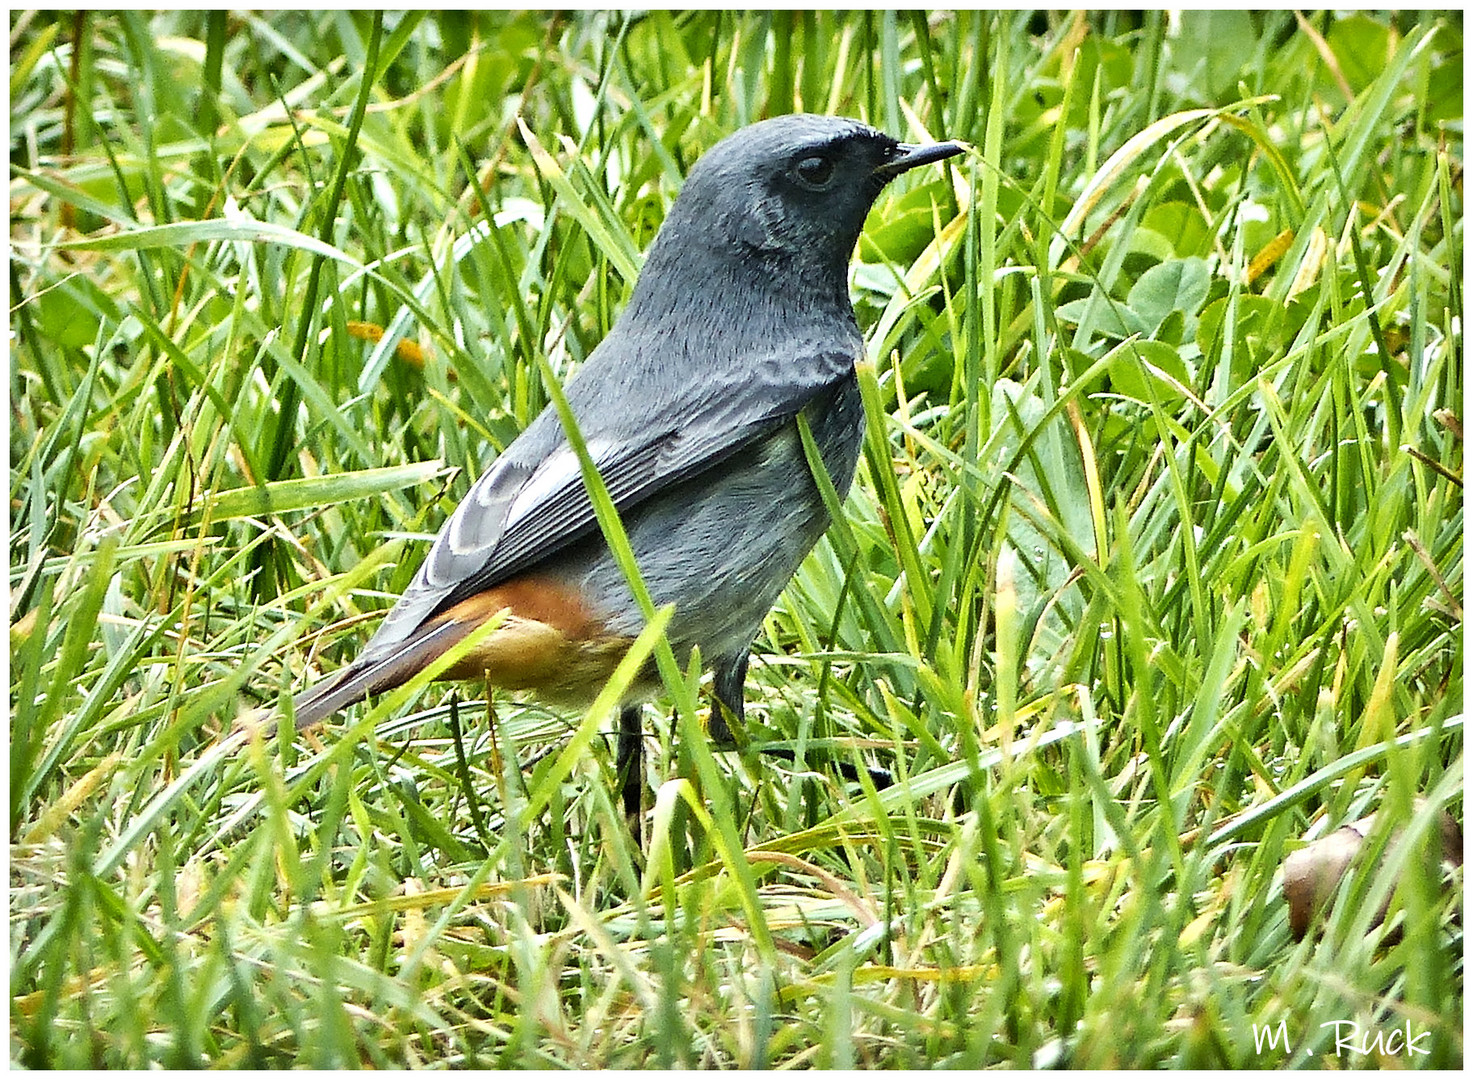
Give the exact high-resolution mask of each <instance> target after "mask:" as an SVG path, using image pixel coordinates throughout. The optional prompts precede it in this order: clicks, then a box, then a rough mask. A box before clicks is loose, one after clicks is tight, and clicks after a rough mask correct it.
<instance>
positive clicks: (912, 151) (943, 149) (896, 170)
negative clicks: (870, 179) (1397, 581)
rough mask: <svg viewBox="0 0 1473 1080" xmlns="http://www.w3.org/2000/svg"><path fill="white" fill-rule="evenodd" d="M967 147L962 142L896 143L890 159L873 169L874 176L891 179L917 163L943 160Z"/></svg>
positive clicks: (912, 167) (962, 151) (924, 163)
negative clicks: (920, 144) (919, 144)
mask: <svg viewBox="0 0 1473 1080" xmlns="http://www.w3.org/2000/svg"><path fill="white" fill-rule="evenodd" d="M967 149H968V147H967V144H966V143H964V142H939V143H928V144H927V145H925V146H915V145H912V144H910V143H897V144H896V146H895V149H894V150H893V151H891V154H890V160H888V161H886V162H885V163H884V164H883V165H880V166H879V167H878V168H876V169H875V176H876V177H878V178H879V179H881V180H887V181H888V180H893V179H894V178H895V177H897V176H899V175H900V174H901V173H903V172H907V171H909V170H910V169H914V168H915V167H916V166H918V165H929V164H931V162H933V161H944V160H945V159H946V158H949V157H955V156H956V155H957V154H960V153H964V152H965V151H966V150H967Z"/></svg>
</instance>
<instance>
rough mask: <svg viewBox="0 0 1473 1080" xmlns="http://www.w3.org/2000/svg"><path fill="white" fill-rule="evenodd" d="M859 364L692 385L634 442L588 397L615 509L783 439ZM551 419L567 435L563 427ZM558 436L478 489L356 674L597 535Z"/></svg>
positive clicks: (817, 364) (768, 364) (773, 363)
mask: <svg viewBox="0 0 1473 1080" xmlns="http://www.w3.org/2000/svg"><path fill="white" fill-rule="evenodd" d="M854 361H855V355H854V353H851V352H848V351H846V350H843V349H834V348H826V349H820V348H815V349H811V350H801V351H795V350H793V349H792V348H791V346H790V347H789V348H788V349H785V350H782V351H781V352H777V351H775V352H774V353H773V354H772V355H771V356H770V357H763V358H761V359H759V360H758V361H756V362H755V363H752V362H749V363H748V364H746V365H744V370H743V372H741V373H740V374H738V373H736V372H731V373H730V374H729V375H723V374H719V373H718V374H717V375H715V376H714V377H703V378H701V379H699V380H691V381H690V382H689V383H688V384H687V385H686V386H685V387H683V388H680V389H679V390H678V391H677V392H675V393H673V394H672V395H671V396H670V398H669V400H668V401H663V402H661V403H659V405H658V406H657V407H656V408H654V409H653V410H649V411H646V410H644V409H641V410H640V412H641V413H642V414H643V416H644V419H645V420H647V422H644V423H642V424H641V425H639V426H638V428H639V430H638V432H637V434H632V435H621V434H619V430H620V429H619V426H617V425H608V424H605V423H597V422H592V421H591V417H592V416H594V415H595V410H597V409H599V408H600V407H601V404H602V405H603V407H606V405H607V403H600V402H598V400H597V395H596V394H590V393H589V392H588V391H589V389H590V388H589V387H588V386H585V387H583V388H582V389H584V391H585V392H584V394H583V395H582V400H584V401H585V402H587V403H588V404H587V407H586V408H585V409H584V410H583V412H584V413H585V415H586V416H587V417H589V418H590V419H587V420H580V430H581V432H582V434H583V435H584V439H585V442H586V444H587V446H588V451H589V456H590V457H591V458H592V460H593V463H594V465H595V466H596V467H597V468H598V472H599V475H600V476H601V477H602V479H603V482H604V485H605V486H606V487H607V488H608V492H609V496H610V497H611V499H612V500H613V502H614V505H615V506H616V507H618V508H619V509H620V510H626V509H628V508H630V507H633V506H636V505H638V504H639V503H641V502H643V501H644V500H645V499H648V498H649V497H651V496H652V495H655V494H656V493H658V492H660V491H664V490H666V489H668V488H670V487H671V486H673V485H675V484H678V483H680V482H682V481H684V480H688V479H690V478H692V477H694V476H696V475H699V474H700V473H703V472H705V471H706V470H707V469H710V468H713V467H715V466H717V465H719V464H720V463H721V462H722V461H724V460H726V459H727V458H729V457H731V456H732V455H733V454H735V453H738V452H739V451H741V450H743V449H745V448H747V447H749V446H752V445H753V444H754V443H756V442H758V441H759V440H761V439H762V438H763V437H765V436H766V435H768V434H770V433H772V432H774V431H776V430H777V429H779V428H781V427H782V426H783V425H784V424H786V423H788V422H789V421H791V420H792V418H793V417H794V416H796V415H797V414H798V413H799V412H800V411H801V410H802V409H803V408H804V407H805V406H807V405H808V404H809V403H810V402H812V401H814V400H816V399H818V398H821V397H823V396H824V394H825V393H826V392H829V391H832V390H833V389H834V388H835V387H837V386H838V385H839V384H840V383H842V381H843V380H844V379H845V378H852V376H853V371H854ZM548 419H550V420H551V421H552V423H553V424H554V425H556V417H555V416H552V417H550V418H548ZM585 423H586V424H587V426H586V427H585V426H581V425H582V424H585ZM557 428H558V429H557V431H556V437H555V438H548V437H547V436H548V432H547V431H546V430H543V431H542V432H541V433H540V434H541V436H543V437H542V438H541V439H539V440H538V441H540V442H542V443H543V444H544V445H547V444H549V443H550V444H551V448H550V450H548V451H547V452H545V453H540V454H538V456H536V457H535V458H534V459H533V460H528V455H527V454H526V453H524V452H520V451H519V446H518V444H519V443H521V442H522V440H521V439H519V440H517V442H516V443H513V444H512V445H511V446H510V447H508V448H507V451H506V453H504V454H503V455H502V457H501V458H499V459H498V460H497V462H496V463H495V464H494V465H493V466H492V467H491V468H490V469H489V470H487V472H486V473H484V474H483V475H482V476H481V478H480V479H479V480H477V481H476V483H475V484H474V485H473V486H472V487H471V490H470V492H469V493H468V494H467V495H466V497H465V499H464V500H462V502H461V504H460V505H459V506H458V507H456V509H455V512H454V514H452V515H451V517H450V520H449V521H447V522H446V523H445V527H444V528H443V529H442V530H441V532H440V535H439V536H438V537H437V538H436V540H435V544H434V546H433V547H432V548H431V549H430V552H429V554H428V555H427V556H426V558H425V561H424V563H423V564H422V565H421V566H420V569H419V573H418V574H416V575H415V578H414V580H413V581H412V582H411V583H410V585H409V588H408V589H406V590H405V592H404V594H403V595H402V596H401V597H400V599H399V602H398V604H397V605H396V606H395V607H394V608H393V610H392V611H390V613H389V614H388V616H387V617H386V618H385V619H384V621H383V623H381V624H380V626H379V629H378V632H377V633H376V634H374V636H373V638H372V640H370V641H369V643H368V645H367V646H365V648H364V650H363V652H362V653H361V654H360V655H359V657H358V660H357V661H356V662H355V666H358V665H360V664H371V663H373V662H374V661H376V660H378V659H380V658H381V657H383V656H385V655H387V654H389V653H390V652H392V651H393V650H394V648H395V647H396V646H397V644H398V643H399V642H401V641H403V640H404V639H405V638H407V637H408V636H409V635H411V634H412V633H414V631H415V630H416V629H418V628H419V627H420V626H421V625H423V624H424V623H425V622H426V621H427V620H428V619H430V618H432V617H433V616H434V615H436V614H438V613H439V612H441V611H444V610H445V609H447V608H449V607H451V606H453V605H454V604H457V603H459V602H460V601H462V600H464V599H466V598H467V597H470V596H474V595H475V594H476V593H479V592H483V591H484V590H486V589H490V588H492V587H494V586H495V585H497V584H500V583H501V582H503V581H506V580H508V579H509V578H511V577H513V576H515V575H516V574H518V573H520V572H521V571H523V570H525V569H527V568H529V567H530V566H532V565H534V564H536V563H539V562H541V561H543V560H544V559H547V558H548V557H549V556H551V555H553V554H555V553H556V552H558V551H559V550H561V549H563V548H565V547H567V546H568V545H570V544H573V543H576V542H577V541H579V540H581V539H583V538H584V537H586V536H589V535H590V534H592V533H594V532H596V531H597V529H598V522H597V519H596V517H595V516H594V511H593V504H592V502H591V501H590V500H589V497H588V493H587V490H586V488H585V487H584V483H583V473H582V470H581V468H580V467H579V463H578V458H577V455H576V454H575V453H574V451H573V449H572V447H571V446H570V445H569V444H568V442H567V440H566V437H564V436H563V434H562V431H561V427H560V425H557ZM603 429H608V431H609V432H610V433H607V434H606V433H603ZM526 434H527V435H532V434H533V433H532V432H531V430H530V429H529V431H528V432H527V433H526ZM524 438H525V436H524ZM539 449H540V448H539Z"/></svg>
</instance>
